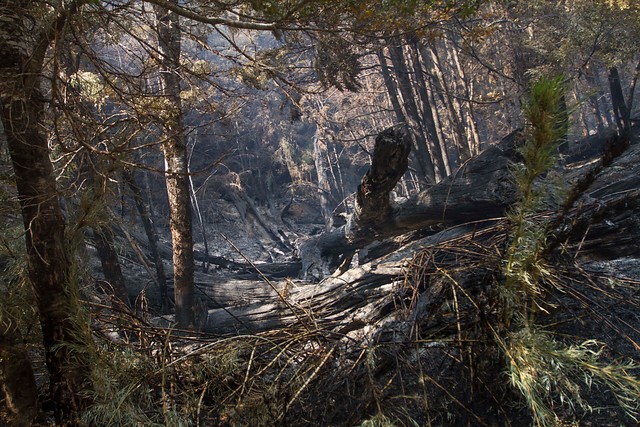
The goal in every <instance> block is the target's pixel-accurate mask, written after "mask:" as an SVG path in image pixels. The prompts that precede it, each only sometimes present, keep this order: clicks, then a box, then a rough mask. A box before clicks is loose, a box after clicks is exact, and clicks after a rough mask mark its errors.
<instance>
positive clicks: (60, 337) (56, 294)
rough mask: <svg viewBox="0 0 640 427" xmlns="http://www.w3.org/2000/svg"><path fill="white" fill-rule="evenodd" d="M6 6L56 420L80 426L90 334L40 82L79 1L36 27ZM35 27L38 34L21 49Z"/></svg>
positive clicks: (16, 143)
mask: <svg viewBox="0 0 640 427" xmlns="http://www.w3.org/2000/svg"><path fill="white" fill-rule="evenodd" d="M0 6H1V8H2V10H3V20H2V24H0V36H1V37H2V39H3V40H5V41H6V40H13V43H11V44H9V43H4V42H3V43H2V47H1V48H0V53H1V54H0V87H1V88H2V92H1V93H0V114H1V117H2V123H3V126H4V131H5V134H6V140H7V145H8V148H9V153H10V156H11V161H12V163H13V170H14V173H15V180H16V187H17V190H18V200H19V203H20V208H21V211H22V218H23V221H24V229H25V244H26V251H27V260H28V274H29V280H30V282H31V286H32V287H33V292H34V295H35V297H36V301H37V305H38V312H39V315H40V324H41V326H42V338H43V344H44V348H45V355H46V364H47V369H48V371H49V374H50V393H51V399H52V402H53V405H54V414H55V419H56V422H58V423H60V424H65V425H76V424H79V420H78V419H79V415H80V412H81V411H82V410H83V409H84V408H85V407H86V405H87V403H88V402H87V397H86V396H87V395H88V391H89V389H90V380H89V377H90V375H89V374H90V369H91V368H90V366H89V364H88V360H87V359H86V358H87V355H86V352H85V351H83V349H85V348H87V346H89V345H91V344H90V343H91V340H90V338H89V331H88V330H87V329H88V328H87V323H86V322H83V320H82V319H78V318H77V316H78V313H79V308H78V304H79V298H80V295H79V290H78V288H77V286H76V285H75V284H74V282H75V279H74V278H73V277H71V274H72V273H71V268H70V267H71V262H72V261H71V256H70V254H68V252H67V245H66V242H65V218H64V216H63V215H62V210H61V207H60V203H59V200H58V192H57V189H56V179H55V178H56V177H55V174H54V170H53V165H52V163H51V160H50V158H49V146H48V144H47V138H46V137H45V135H43V134H42V130H41V129H42V126H43V123H42V116H43V113H44V102H45V101H44V97H43V96H42V94H41V93H40V90H39V87H40V78H41V75H42V69H43V64H44V57H45V53H46V51H47V49H48V47H49V45H50V43H51V42H52V41H53V39H54V36H56V35H58V32H59V31H62V29H63V28H64V25H65V22H66V19H67V18H68V17H69V16H71V15H73V14H74V13H75V12H77V8H78V3H72V6H70V10H56V12H58V13H56V14H54V16H53V18H51V19H53V20H52V21H51V22H38V23H37V24H39V25H41V26H42V28H36V31H35V33H34V29H33V28H31V26H32V25H35V24H33V23H32V22H31V21H30V20H25V19H24V15H23V13H27V14H28V11H24V10H22V6H23V4H22V2H16V1H3V2H2V4H1V5H0ZM32 34H38V35H39V38H38V39H37V40H36V41H35V43H34V44H33V45H32V46H30V47H29V48H25V49H23V47H24V44H25V43H27V42H26V40H31V39H32V36H31V35H32Z"/></svg>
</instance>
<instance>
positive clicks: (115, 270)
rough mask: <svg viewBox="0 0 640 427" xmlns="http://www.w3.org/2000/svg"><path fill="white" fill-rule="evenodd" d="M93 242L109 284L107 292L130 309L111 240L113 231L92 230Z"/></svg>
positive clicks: (122, 276)
mask: <svg viewBox="0 0 640 427" xmlns="http://www.w3.org/2000/svg"><path fill="white" fill-rule="evenodd" d="M92 237H93V241H94V244H95V245H96V251H97V252H98V258H100V265H101V266H102V273H103V274H104V279H105V281H106V282H107V283H108V284H109V286H110V287H111V289H110V290H109V291H110V293H111V294H113V296H115V297H116V298H117V299H118V300H119V301H120V303H122V304H124V307H127V308H130V307H131V304H130V302H129V294H128V293H127V287H126V284H125V280H124V275H123V274H122V269H121V268H120V260H119V258H118V253H117V252H116V249H115V247H116V245H115V242H114V239H113V230H112V229H111V227H100V228H93V236H92Z"/></svg>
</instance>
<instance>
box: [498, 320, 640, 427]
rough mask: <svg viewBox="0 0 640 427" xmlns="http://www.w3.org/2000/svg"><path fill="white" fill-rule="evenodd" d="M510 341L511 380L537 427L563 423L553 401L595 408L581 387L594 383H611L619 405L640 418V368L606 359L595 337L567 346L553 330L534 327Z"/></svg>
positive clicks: (509, 370)
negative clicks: (638, 372)
mask: <svg viewBox="0 0 640 427" xmlns="http://www.w3.org/2000/svg"><path fill="white" fill-rule="evenodd" d="M507 342H508V348H507V349H506V354H507V356H508V369H507V375H508V377H509V381H510V383H511V385H512V386H513V387H515V388H516V389H517V390H519V391H520V393H521V394H522V396H524V398H525V401H526V403H527V405H528V406H529V408H530V409H531V413H532V415H533V421H534V424H535V425H537V426H554V425H558V424H559V423H560V422H561V420H560V419H559V418H558V415H557V414H556V410H554V406H555V404H554V400H559V402H560V404H561V405H566V406H568V407H569V408H570V409H571V410H572V412H575V410H576V409H577V408H580V409H582V410H586V411H590V410H592V408H591V406H590V405H589V403H588V402H587V401H585V400H584V399H583V397H582V395H581V390H582V388H583V387H585V386H587V387H590V386H591V384H592V383H593V382H597V383H600V384H602V385H606V386H608V388H609V389H610V390H611V391H612V392H613V393H614V395H615V397H616V400H617V401H618V403H619V405H620V406H621V407H622V408H623V409H624V410H625V411H626V412H627V413H628V414H629V415H630V416H632V417H633V418H634V419H636V421H637V420H638V416H639V415H640V413H639V410H640V381H638V379H637V378H636V377H634V376H633V375H632V374H631V372H633V371H634V370H638V368H639V366H638V365H637V364H635V363H634V362H631V361H628V362H623V363H612V364H608V363H603V362H602V361H601V360H600V355H601V346H600V345H599V344H598V343H597V342H595V341H585V342H583V343H581V344H579V345H565V344H563V343H560V342H558V341H557V340H556V339H554V337H553V334H551V333H549V332H547V331H543V330H540V329H535V328H529V327H525V328H522V329H520V330H518V331H516V332H513V333H511V334H509V337H508V340H507ZM581 383H582V384H581Z"/></svg>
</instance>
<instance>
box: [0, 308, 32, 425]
mask: <svg viewBox="0 0 640 427" xmlns="http://www.w3.org/2000/svg"><path fill="white" fill-rule="evenodd" d="M0 384H1V385H2V389H3V391H4V395H5V401H6V404H7V408H8V409H9V411H10V412H11V414H12V419H11V422H12V425H13V426H17V427H22V426H25V427H26V426H30V425H31V423H32V422H33V420H34V419H35V418H36V416H37V415H38V387H37V385H36V379H35V376H34V375H33V369H32V367H31V361H30V360H29V355H28V353H27V349H26V347H25V345H24V342H23V340H22V334H21V333H20V330H19V329H18V328H17V326H16V323H15V322H13V321H12V319H7V318H4V317H0Z"/></svg>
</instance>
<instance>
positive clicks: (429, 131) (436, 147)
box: [409, 40, 450, 178]
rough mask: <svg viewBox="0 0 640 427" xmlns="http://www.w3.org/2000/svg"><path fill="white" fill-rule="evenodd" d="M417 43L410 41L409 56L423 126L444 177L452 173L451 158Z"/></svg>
mask: <svg viewBox="0 0 640 427" xmlns="http://www.w3.org/2000/svg"><path fill="white" fill-rule="evenodd" d="M417 43H418V42H417V40H410V41H409V57H410V60H411V66H412V68H413V76H414V81H415V86H416V92H417V94H418V97H419V99H420V101H421V102H420V104H421V105H422V126H423V129H424V132H425V136H426V138H427V140H428V141H430V142H431V145H430V146H431V153H432V156H431V157H432V159H433V161H434V163H435V164H436V166H437V167H438V171H437V172H438V173H439V174H440V178H444V177H445V176H448V175H449V173H450V170H449V160H448V158H447V153H446V147H444V145H443V143H442V140H441V139H440V135H439V132H438V129H440V130H442V128H441V127H440V126H438V124H437V123H436V119H438V118H437V113H436V112H435V111H434V108H433V107H435V102H433V101H432V99H433V98H432V97H431V95H430V94H429V90H428V88H427V82H426V81H425V78H424V70H423V66H422V63H421V62H420V52H419V49H418V46H417ZM434 113H435V114H434Z"/></svg>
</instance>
